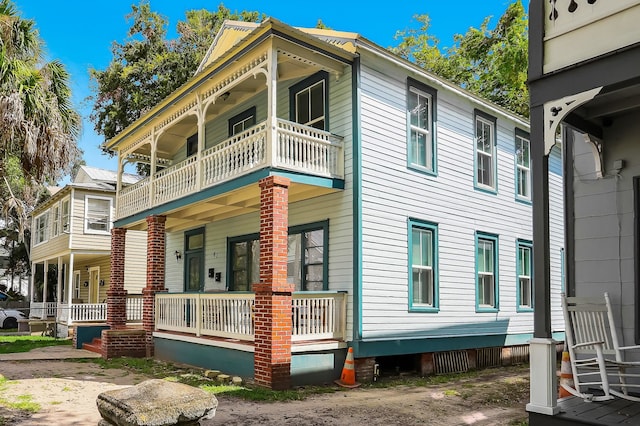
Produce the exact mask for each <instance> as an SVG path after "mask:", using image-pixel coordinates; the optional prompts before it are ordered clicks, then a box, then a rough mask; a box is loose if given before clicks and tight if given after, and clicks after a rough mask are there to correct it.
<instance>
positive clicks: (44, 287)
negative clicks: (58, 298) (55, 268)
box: [40, 260, 49, 319]
mask: <svg viewBox="0 0 640 426" xmlns="http://www.w3.org/2000/svg"><path fill="white" fill-rule="evenodd" d="M43 272H44V276H43V279H42V281H43V282H42V315H40V319H47V311H48V309H47V292H48V290H47V286H48V284H49V261H48V260H45V261H44V269H43Z"/></svg>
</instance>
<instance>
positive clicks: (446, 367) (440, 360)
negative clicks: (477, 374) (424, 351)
mask: <svg viewBox="0 0 640 426" xmlns="http://www.w3.org/2000/svg"><path fill="white" fill-rule="evenodd" d="M433 367H434V373H435V374H448V373H464V372H466V371H469V357H468V356H467V351H450V352H436V353H434V354H433Z"/></svg>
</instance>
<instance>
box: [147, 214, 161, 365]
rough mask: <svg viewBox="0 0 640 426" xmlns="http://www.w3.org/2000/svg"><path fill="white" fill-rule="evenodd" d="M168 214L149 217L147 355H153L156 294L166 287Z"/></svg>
mask: <svg viewBox="0 0 640 426" xmlns="http://www.w3.org/2000/svg"><path fill="white" fill-rule="evenodd" d="M166 220H167V218H166V216H148V217H147V286H146V287H145V288H144V289H143V290H142V328H143V329H144V330H145V332H146V346H147V356H148V357H151V356H153V331H154V329H155V296H156V293H159V292H163V291H166V289H165V287H164V267H165V228H164V224H165V222H166Z"/></svg>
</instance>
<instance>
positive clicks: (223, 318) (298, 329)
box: [156, 292, 346, 342]
mask: <svg viewBox="0 0 640 426" xmlns="http://www.w3.org/2000/svg"><path fill="white" fill-rule="evenodd" d="M254 300H255V296H254V294H252V293H225V294H201V293H194V294H189V293H181V294H172V293H164V294H157V295H156V329H157V330H164V331H176V332H181V333H188V334H194V335H196V336H215V337H223V338H232V339H238V340H245V341H253V338H254ZM291 319H292V330H291V336H292V337H291V339H292V341H294V342H296V341H302V340H305V341H313V340H323V339H336V340H344V337H345V328H346V294H344V293H306V292H304V293H296V294H294V295H293V301H292V311H291Z"/></svg>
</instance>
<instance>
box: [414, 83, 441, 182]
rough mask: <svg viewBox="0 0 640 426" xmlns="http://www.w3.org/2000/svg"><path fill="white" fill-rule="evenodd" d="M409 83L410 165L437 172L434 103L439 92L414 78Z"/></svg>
mask: <svg viewBox="0 0 640 426" xmlns="http://www.w3.org/2000/svg"><path fill="white" fill-rule="evenodd" d="M407 85H408V90H407V116H408V120H409V146H408V152H409V159H408V161H409V166H410V167H412V168H416V169H418V170H423V171H426V172H429V173H435V172H436V142H435V134H434V122H435V119H434V114H435V109H434V105H435V100H436V94H437V92H436V91H435V90H434V89H432V88H430V87H428V86H425V85H424V84H421V83H419V82H417V81H415V80H412V79H408V81H407Z"/></svg>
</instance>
